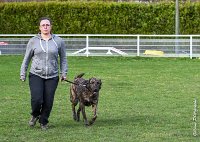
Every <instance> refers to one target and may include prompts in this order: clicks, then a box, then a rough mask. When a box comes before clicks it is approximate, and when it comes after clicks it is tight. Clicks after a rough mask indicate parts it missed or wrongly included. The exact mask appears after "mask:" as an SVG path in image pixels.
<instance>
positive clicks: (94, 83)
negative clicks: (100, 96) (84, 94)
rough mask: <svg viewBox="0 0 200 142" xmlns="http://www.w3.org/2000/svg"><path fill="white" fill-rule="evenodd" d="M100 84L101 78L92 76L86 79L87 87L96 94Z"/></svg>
mask: <svg viewBox="0 0 200 142" xmlns="http://www.w3.org/2000/svg"><path fill="white" fill-rule="evenodd" d="M101 84H102V82H101V79H97V78H94V77H92V78H90V79H89V80H88V83H87V88H89V89H90V91H91V92H92V93H93V94H97V93H98V92H99V90H100V89H101Z"/></svg>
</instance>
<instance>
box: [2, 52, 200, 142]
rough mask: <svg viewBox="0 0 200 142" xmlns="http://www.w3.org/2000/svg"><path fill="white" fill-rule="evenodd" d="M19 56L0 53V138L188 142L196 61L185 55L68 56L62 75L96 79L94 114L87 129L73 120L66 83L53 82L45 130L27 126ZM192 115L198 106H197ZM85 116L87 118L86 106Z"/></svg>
mask: <svg viewBox="0 0 200 142" xmlns="http://www.w3.org/2000/svg"><path fill="white" fill-rule="evenodd" d="M22 59H23V56H0V73H1V74H0V89H1V93H0V141H2V142H6V141H8V142H15V141H16V142H84V141H87V142H124V141H126V142H161V141H162V142H163V141H166V142H180V141H181V142H194V141H199V140H200V137H199V132H200V117H199V114H198V115H197V133H198V136H197V137H194V136H193V128H194V122H193V112H194V99H195V98H196V99H197V103H199V104H200V60H199V59H193V60H191V59H186V58H136V57H134V58H133V57H68V63H69V72H68V79H69V80H73V78H74V76H75V75H77V74H79V73H81V72H85V78H89V77H92V76H95V77H98V78H101V79H102V82H103V84H102V89H101V91H100V98H99V106H98V118H97V120H96V122H95V124H94V125H93V126H91V127H85V126H84V123H83V121H80V122H79V123H77V122H75V121H73V119H72V115H71V104H70V101H69V86H70V84H68V83H66V82H63V83H59V86H58V88H57V91H56V96H55V101H54V107H53V110H52V113H51V116H50V118H49V121H50V123H49V126H50V128H49V130H48V131H41V130H40V127H39V124H37V125H36V126H35V127H34V128H30V127H29V126H28V121H29V119H30V95H29V86H28V80H27V81H26V82H21V81H20V80H19V70H20V66H21V62H22ZM197 109H198V113H200V111H199V105H197ZM87 116H88V118H90V117H91V116H92V112H91V108H87Z"/></svg>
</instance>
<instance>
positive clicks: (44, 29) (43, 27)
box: [39, 19, 51, 35]
mask: <svg viewBox="0 0 200 142" xmlns="http://www.w3.org/2000/svg"><path fill="white" fill-rule="evenodd" d="M39 29H40V31H41V34H44V35H48V34H50V33H51V23H50V21H49V20H46V19H45V20H42V21H41V22H40V27H39Z"/></svg>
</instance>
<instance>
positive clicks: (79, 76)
mask: <svg viewBox="0 0 200 142" xmlns="http://www.w3.org/2000/svg"><path fill="white" fill-rule="evenodd" d="M84 74H85V73H81V74H79V75H77V76H76V77H75V79H76V78H81V77H82V76H84Z"/></svg>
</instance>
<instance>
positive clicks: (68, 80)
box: [65, 80, 87, 88]
mask: <svg viewBox="0 0 200 142" xmlns="http://www.w3.org/2000/svg"><path fill="white" fill-rule="evenodd" d="M65 81H66V82H68V83H71V84H74V85H78V86H84V87H86V85H84V84H77V83H75V82H72V81H70V80H65ZM86 88H87V87H86Z"/></svg>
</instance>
